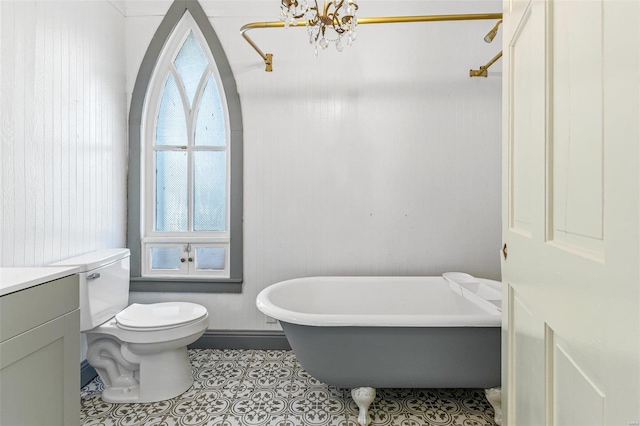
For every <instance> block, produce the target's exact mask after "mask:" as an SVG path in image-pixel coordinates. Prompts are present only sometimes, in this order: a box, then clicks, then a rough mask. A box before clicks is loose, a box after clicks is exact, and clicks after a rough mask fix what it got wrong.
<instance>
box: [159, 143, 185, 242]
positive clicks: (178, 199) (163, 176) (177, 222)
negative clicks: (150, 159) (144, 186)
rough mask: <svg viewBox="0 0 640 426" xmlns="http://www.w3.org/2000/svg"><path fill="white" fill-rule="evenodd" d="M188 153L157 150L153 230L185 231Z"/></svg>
mask: <svg viewBox="0 0 640 426" xmlns="http://www.w3.org/2000/svg"><path fill="white" fill-rule="evenodd" d="M187 170H188V169H187V153H186V152H185V151H156V231H188V230H189V220H188V216H189V200H188V194H189V189H188V182H187V177H188V171H187Z"/></svg>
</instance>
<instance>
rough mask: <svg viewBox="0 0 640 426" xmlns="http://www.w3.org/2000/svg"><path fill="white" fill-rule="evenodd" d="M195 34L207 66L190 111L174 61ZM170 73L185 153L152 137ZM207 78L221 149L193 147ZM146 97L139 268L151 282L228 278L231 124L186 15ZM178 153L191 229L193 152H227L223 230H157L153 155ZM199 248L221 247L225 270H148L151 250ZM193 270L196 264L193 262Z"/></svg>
mask: <svg viewBox="0 0 640 426" xmlns="http://www.w3.org/2000/svg"><path fill="white" fill-rule="evenodd" d="M191 32H193V34H194V36H195V37H196V39H197V41H198V43H199V44H200V47H201V49H202V51H203V52H204V54H205V56H206V57H207V59H208V61H209V64H208V65H207V67H206V69H205V71H204V73H203V75H202V77H201V80H200V83H199V85H198V89H197V91H196V94H195V97H194V100H193V106H192V108H191V110H190V111H189V109H188V107H187V106H186V104H187V100H186V99H187V97H186V93H185V90H184V86H183V85H182V84H179V82H180V79H179V78H177V76H178V75H179V74H178V71H177V69H176V68H175V65H174V63H173V62H174V60H175V58H176V57H177V55H178V53H179V52H180V48H181V47H182V45H183V43H184V41H185V40H186V38H187V37H188V36H189V34H190V33H191ZM169 73H173V74H174V79H175V80H176V83H178V90H179V92H180V96H181V98H182V100H183V105H185V111H184V113H185V117H187V123H186V124H187V134H188V146H187V147H186V148H182V147H177V146H155V136H156V128H157V119H158V112H159V110H160V103H161V101H162V95H163V92H164V88H165V84H166V81H167V78H168V76H169ZM209 75H213V76H214V80H215V81H216V83H217V86H218V90H219V92H220V101H221V103H222V110H223V113H224V122H225V138H226V141H225V145H224V146H198V147H196V146H195V145H194V141H193V139H194V128H195V125H196V119H197V115H198V109H199V105H200V100H201V97H202V93H203V91H204V89H205V88H206V84H207V81H208V79H209ZM148 87H149V89H148V92H147V96H145V102H144V105H143V109H142V111H143V112H142V114H143V115H142V121H141V122H142V126H141V138H140V140H141V142H142V143H141V144H140V149H141V152H140V158H141V169H142V179H140V186H141V188H140V191H141V197H140V212H141V222H142V223H141V225H142V226H141V227H140V228H141V230H142V231H143V232H142V235H141V238H140V243H141V250H140V254H141V264H142V268H141V269H142V271H141V272H142V275H143V276H149V277H184V278H188V277H193V278H200V279H202V278H207V277H209V278H229V270H230V261H231V259H230V255H231V253H230V237H231V233H230V216H231V211H230V207H231V202H230V195H231V149H230V139H231V136H230V135H231V132H230V119H229V110H228V105H227V101H226V96H225V93H224V88H223V86H222V79H221V78H220V74H219V72H218V68H217V66H216V63H215V59H214V57H213V55H212V53H211V51H210V50H209V46H208V44H207V41H206V39H205V38H204V36H203V34H202V32H201V30H200V28H199V27H198V25H197V23H196V22H195V20H194V19H193V17H192V16H191V14H190V13H189V11H185V13H184V15H183V17H182V19H181V20H180V22H179V23H178V24H177V25H176V26H175V28H174V29H173V32H172V33H171V35H170V36H169V38H168V39H167V42H166V43H165V45H164V47H163V49H162V53H161V54H160V56H159V58H158V61H157V63H156V66H155V68H154V71H153V73H152V76H151V79H150V82H149V86H148ZM177 149H180V150H182V149H184V150H185V151H187V152H188V173H189V185H188V191H189V209H188V211H189V215H190V217H189V224H190V227H192V226H193V217H192V216H193V189H194V188H193V186H194V182H193V181H194V180H193V160H192V157H193V152H196V151H225V152H226V198H227V199H226V215H225V216H226V218H225V220H226V223H225V231H193V230H189V231H185V232H166V231H156V230H155V194H156V187H155V173H156V169H155V155H154V153H155V152H156V151H162V150H169V151H175V150H177ZM187 244H191V245H197V246H198V247H225V248H226V250H225V253H226V256H225V267H224V269H221V270H210V271H206V272H205V271H196V270H195V267H192V268H189V267H187V268H186V269H185V268H181V270H180V271H169V270H154V269H152V268H151V256H150V253H151V248H152V247H158V246H177V245H187ZM193 263H194V265H195V262H193Z"/></svg>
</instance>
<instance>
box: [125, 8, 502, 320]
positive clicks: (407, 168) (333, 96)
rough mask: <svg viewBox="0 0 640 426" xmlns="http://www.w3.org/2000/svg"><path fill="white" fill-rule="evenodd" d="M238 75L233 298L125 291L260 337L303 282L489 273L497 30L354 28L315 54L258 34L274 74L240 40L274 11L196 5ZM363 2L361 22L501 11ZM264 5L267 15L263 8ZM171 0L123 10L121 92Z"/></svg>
mask: <svg viewBox="0 0 640 426" xmlns="http://www.w3.org/2000/svg"><path fill="white" fill-rule="evenodd" d="M203 4H204V8H205V10H206V12H207V14H208V15H209V17H210V20H211V22H212V24H213V26H214V28H215V30H216V32H217V34H218V37H219V38H220V40H221V42H222V45H223V47H224V48H225V51H226V53H227V55H228V58H229V60H230V63H231V66H232V68H233V71H234V74H235V77H236V81H237V83H238V90H239V92H240V98H241V102H242V109H243V119H244V143H245V145H244V153H245V161H244V179H245V181H244V196H245V198H244V230H245V234H244V255H245V258H244V264H245V270H244V273H245V282H244V286H243V292H242V294H240V295H235V294H233V295H231V294H177V293H164V294H163V293H134V294H132V297H131V299H132V301H135V302H143V303H144V302H156V301H165V300H189V301H194V302H197V303H201V304H203V305H205V306H206V307H207V308H208V309H209V312H210V314H211V328H212V329H271V328H277V327H278V326H277V325H270V324H266V321H265V317H264V316H263V315H262V314H261V313H260V312H259V311H258V310H257V309H256V308H255V297H256V295H257V294H258V292H259V291H261V290H262V289H263V288H265V287H266V286H268V285H270V284H272V283H275V282H278V281H281V280H284V279H289V278H295V277H301V276H312V275H434V274H440V273H442V272H445V271H464V272H469V273H472V274H475V275H477V276H481V277H487V278H499V276H500V263H499V256H498V253H499V249H500V241H501V236H500V223H501V219H500V108H501V104H500V98H501V93H500V75H501V73H500V67H501V63H500V62H498V63H497V64H496V65H495V66H494V67H493V68H492V69H491V72H490V77H489V78H486V79H485V78H475V79H471V78H469V76H468V72H469V69H470V68H477V67H478V66H479V65H481V64H484V63H485V62H486V61H488V60H489V59H490V58H491V57H493V56H494V55H495V54H496V53H497V52H498V51H499V49H500V39H499V37H498V38H496V40H495V41H494V43H493V44H490V45H488V44H486V43H484V42H483V41H482V38H483V37H484V35H485V34H486V32H487V31H488V30H489V29H490V28H491V27H492V26H493V24H494V22H489V21H481V22H446V23H417V24H406V25H398V24H394V25H386V26H384V25H378V26H373V25H369V26H361V27H360V29H359V35H358V39H357V41H356V42H355V43H354V45H353V47H351V48H349V49H345V51H344V52H343V53H341V54H339V53H337V52H335V50H334V49H332V48H331V49H329V50H327V51H324V52H321V53H320V55H319V58H317V59H316V58H315V57H314V55H313V50H312V49H311V48H310V47H309V45H308V43H307V41H306V36H305V35H306V31H305V29H303V28H302V29H290V30H288V31H287V30H284V29H271V30H256V31H253V32H251V33H250V34H251V36H252V37H253V38H254V40H255V41H256V42H257V43H258V44H259V45H260V47H261V48H262V49H263V50H264V51H265V52H271V53H274V71H273V73H265V72H264V71H263V69H264V64H263V63H262V61H261V59H260V58H259V56H258V55H257V54H256V53H255V52H254V51H253V50H252V49H251V48H250V46H249V45H248V44H247V43H246V42H245V41H244V40H243V39H242V37H241V36H240V34H239V28H240V27H241V26H242V25H243V24H245V23H248V22H252V21H264V20H275V19H277V15H278V5H277V4H273V2H269V3H267V2H251V1H244V2H231V1H209V2H203ZM390 4H391V3H390V2H380V1H373V0H370V1H366V2H362V4H361V9H360V13H361V16H380V15H402V14H448V13H480V12H499V11H500V10H501V3H500V2H499V1H475V0H474V1H460V0H451V1H447V2H436V1H399V2H393V8H392V9H391V8H390ZM266 6H269V7H271V8H272V9H273V10H272V11H271V12H269V13H272V14H271V15H266V14H264V11H265V10H267V7H266ZM166 7H167V3H166V2H132V3H131V4H130V7H129V8H128V9H127V23H126V31H127V37H126V38H127V92H128V94H129V95H130V93H131V91H132V89H133V83H134V81H135V77H136V74H137V71H138V67H139V65H140V62H141V60H142V56H143V55H144V52H145V50H146V47H147V45H148V43H149V41H150V39H151V37H152V35H153V33H154V31H155V29H156V27H157V25H158V24H159V23H160V21H161V19H162V16H161V15H162V13H159V12H158V11H159V9H162V8H164V10H166ZM336 297H339V295H336Z"/></svg>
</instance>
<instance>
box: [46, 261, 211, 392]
mask: <svg viewBox="0 0 640 426" xmlns="http://www.w3.org/2000/svg"><path fill="white" fill-rule="evenodd" d="M129 255H130V253H129V249H109V250H101V251H96V252H93V253H89V254H86V255H83V256H79V257H74V258H72V259H68V260H64V261H62V262H58V263H56V264H55V266H78V267H79V268H80V272H79V276H80V330H81V331H83V332H85V333H86V336H87V343H88V351H87V361H88V362H89V364H90V365H91V366H92V367H93V368H95V369H96V371H97V372H98V374H99V375H100V378H101V379H102V381H103V382H104V385H105V389H104V391H103V392H102V399H103V400H105V401H106V402H116V403H124V402H155V401H162V400H165V399H169V398H173V397H175V396H178V395H180V394H181V393H183V392H184V391H186V390H187V389H189V387H191V384H192V383H193V377H192V375H191V364H190V363H189V357H188V354H187V345H188V344H190V343H193V342H195V341H196V340H197V339H198V338H199V337H200V336H202V334H204V332H205V331H206V329H207V327H208V326H209V314H208V312H207V309H206V308H205V307H204V306H200V305H197V304H195V303H187V302H167V303H154V304H149V305H141V304H135V303H134V304H133V305H131V306H127V305H128V304H129V303H128V302H129Z"/></svg>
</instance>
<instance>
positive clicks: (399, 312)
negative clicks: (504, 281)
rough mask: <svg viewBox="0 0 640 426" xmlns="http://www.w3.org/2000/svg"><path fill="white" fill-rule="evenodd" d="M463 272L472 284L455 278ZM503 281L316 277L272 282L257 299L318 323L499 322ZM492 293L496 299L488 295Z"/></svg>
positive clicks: (279, 313)
mask: <svg viewBox="0 0 640 426" xmlns="http://www.w3.org/2000/svg"><path fill="white" fill-rule="evenodd" d="M460 278H467V282H466V283H464V284H465V285H467V287H466V288H462V287H461V286H460V285H458V286H457V287H456V286H455V285H454V284H452V281H453V280H454V279H460ZM471 279H473V280H475V281H474V282H475V284H476V287H475V288H474V287H473V286H472V285H470V283H471V281H472V280H471ZM453 282H455V281H453ZM499 285H500V283H497V282H494V281H490V280H482V279H476V278H474V277H472V276H470V275H467V274H463V275H452V276H450V277H449V279H445V278H443V277H310V278H299V279H294V280H288V281H283V282H280V283H277V284H274V285H271V286H269V287H268V288H267V289H265V290H263V291H262V292H261V293H260V294H259V295H258V298H257V305H258V308H259V309H260V310H261V311H262V312H264V313H265V314H266V315H268V316H270V317H273V318H276V319H278V320H280V321H286V322H290V323H294V324H302V325H313V326H321V325H331V326H340V325H342V326H359V325H360V326H364V325H373V326H498V325H499V324H500V322H501V310H500V306H499V298H500V291H499V290H497V288H499ZM496 287H497V288H496ZM487 293H490V297H491V298H492V300H493V302H488V301H487V300H485V299H483V296H485V295H486V294H487ZM496 302H498V303H496Z"/></svg>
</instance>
